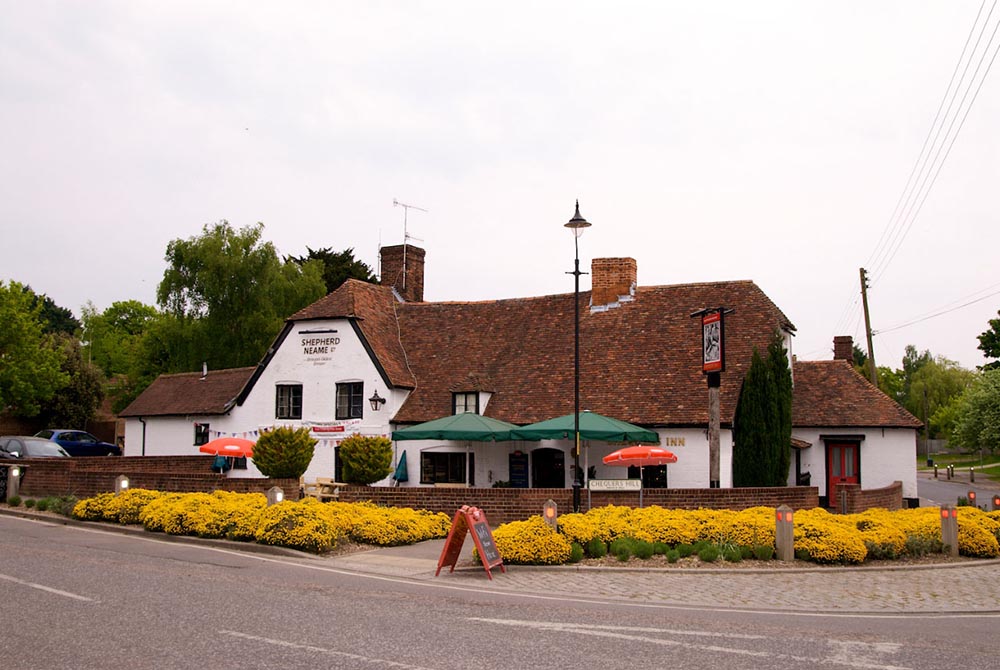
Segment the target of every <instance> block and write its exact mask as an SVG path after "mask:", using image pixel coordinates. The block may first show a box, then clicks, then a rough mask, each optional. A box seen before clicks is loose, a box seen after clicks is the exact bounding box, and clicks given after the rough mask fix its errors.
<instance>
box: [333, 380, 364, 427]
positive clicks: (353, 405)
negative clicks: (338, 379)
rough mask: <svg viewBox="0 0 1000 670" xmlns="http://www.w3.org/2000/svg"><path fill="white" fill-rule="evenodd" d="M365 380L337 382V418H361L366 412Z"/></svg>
mask: <svg viewBox="0 0 1000 670" xmlns="http://www.w3.org/2000/svg"><path fill="white" fill-rule="evenodd" d="M364 396H365V385H364V382H346V383H343V384H337V419H338V420H343V419H360V418H362V416H363V413H364V402H365V398H364Z"/></svg>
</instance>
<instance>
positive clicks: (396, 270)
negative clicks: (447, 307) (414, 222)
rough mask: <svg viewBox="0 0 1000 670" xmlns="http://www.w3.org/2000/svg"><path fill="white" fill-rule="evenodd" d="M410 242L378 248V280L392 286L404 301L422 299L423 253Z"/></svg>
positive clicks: (421, 300)
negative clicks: (379, 263)
mask: <svg viewBox="0 0 1000 670" xmlns="http://www.w3.org/2000/svg"><path fill="white" fill-rule="evenodd" d="M425 253H426V252H425V251H424V250H423V249H421V248H420V247H415V246H413V245H412V244H397V245H395V246H391V247H382V248H381V249H379V259H380V262H381V265H382V267H381V269H380V272H379V278H380V279H379V281H380V283H381V284H382V285H383V286H392V287H393V288H394V289H396V292H397V293H398V294H399V295H400V296H401V297H402V298H403V300H405V301H406V302H423V301H424V254H425Z"/></svg>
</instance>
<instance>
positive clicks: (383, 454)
mask: <svg viewBox="0 0 1000 670" xmlns="http://www.w3.org/2000/svg"><path fill="white" fill-rule="evenodd" d="M337 454H338V455H339V456H340V459H341V461H342V462H343V463H344V481H345V482H347V483H348V484H358V485H360V486H368V485H369V484H374V483H375V482H377V481H379V480H382V479H385V478H386V477H388V476H389V475H390V474H392V441H391V440H390V439H389V438H387V437H367V436H364V435H351V436H350V437H349V438H347V439H346V440H344V441H343V442H341V443H340V447H339V449H338V450H337Z"/></svg>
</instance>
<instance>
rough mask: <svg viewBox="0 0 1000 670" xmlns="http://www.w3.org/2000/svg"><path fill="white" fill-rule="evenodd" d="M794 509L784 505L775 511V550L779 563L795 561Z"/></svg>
mask: <svg viewBox="0 0 1000 670" xmlns="http://www.w3.org/2000/svg"><path fill="white" fill-rule="evenodd" d="M792 515H793V512H792V508H791V507H789V506H788V505H782V506H781V507H779V508H778V509H777V510H775V524H774V548H775V553H776V554H777V556H778V560H779V561H793V560H795V527H794V525H793V524H792Z"/></svg>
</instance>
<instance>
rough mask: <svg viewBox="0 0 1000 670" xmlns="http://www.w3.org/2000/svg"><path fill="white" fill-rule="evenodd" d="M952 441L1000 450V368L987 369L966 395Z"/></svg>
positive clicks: (978, 447)
mask: <svg viewBox="0 0 1000 670" xmlns="http://www.w3.org/2000/svg"><path fill="white" fill-rule="evenodd" d="M957 414H958V416H957V418H956V421H955V429H954V430H953V432H952V436H951V441H952V442H953V443H954V444H956V445H957V446H959V447H963V448H965V449H970V450H977V449H988V450H990V451H993V452H1000V369H992V370H985V371H983V372H982V374H980V375H979V376H977V377H976V379H975V380H974V381H973V382H972V384H971V385H970V386H969V388H968V389H967V390H966V391H965V393H964V394H963V396H962V399H961V403H960V405H959V408H958V411H957Z"/></svg>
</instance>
